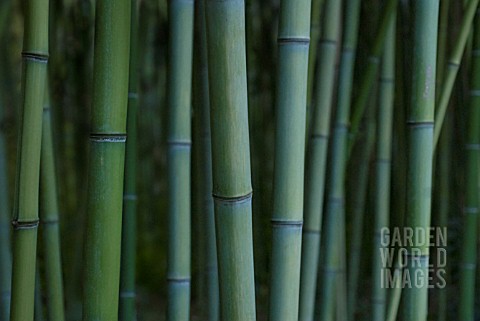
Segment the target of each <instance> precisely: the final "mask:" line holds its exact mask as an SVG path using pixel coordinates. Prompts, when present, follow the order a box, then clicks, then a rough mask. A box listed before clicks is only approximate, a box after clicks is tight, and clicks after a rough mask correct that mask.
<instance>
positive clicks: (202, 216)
mask: <svg viewBox="0 0 480 321" xmlns="http://www.w3.org/2000/svg"><path fill="white" fill-rule="evenodd" d="M195 24H196V28H195V31H196V33H195V37H196V41H195V44H196V45H195V48H194V52H195V55H194V91H195V94H194V97H195V100H194V107H195V117H194V118H195V121H196V124H197V129H198V132H197V136H196V140H197V144H198V146H197V148H198V152H199V154H200V155H199V158H198V159H199V164H198V166H199V169H198V171H199V173H198V175H199V176H198V178H199V180H198V182H197V184H198V185H199V189H200V193H199V203H200V204H199V208H198V210H199V221H200V223H201V224H200V229H201V231H200V233H202V234H203V237H204V240H205V241H204V243H203V246H204V249H203V253H204V260H203V261H202V272H203V273H202V274H201V275H200V277H201V278H203V279H205V288H204V292H203V293H201V294H202V296H203V298H202V299H203V300H204V301H203V302H205V306H204V307H203V311H204V315H203V317H204V318H205V319H206V320H209V321H218V320H219V319H220V309H219V289H218V266H217V246H216V243H215V242H216V240H215V238H216V234H215V215H214V210H213V198H212V192H211V191H212V143H211V134H210V97H209V82H208V60H207V59H208V58H207V28H206V19H205V0H200V1H196V3H195Z"/></svg>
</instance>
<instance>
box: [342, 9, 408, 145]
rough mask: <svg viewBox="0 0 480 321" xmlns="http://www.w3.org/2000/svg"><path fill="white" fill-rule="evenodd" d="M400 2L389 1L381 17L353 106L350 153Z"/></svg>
mask: <svg viewBox="0 0 480 321" xmlns="http://www.w3.org/2000/svg"><path fill="white" fill-rule="evenodd" d="M397 4H398V0H387V1H386V2H385V6H384V8H383V10H382V16H381V17H380V23H379V25H378V33H377V34H376V36H375V40H374V43H373V46H372V49H371V52H370V55H369V57H368V62H367V67H366V70H365V71H364V72H363V76H362V78H361V80H360V88H359V93H358V97H357V98H356V100H355V102H354V104H353V106H352V121H351V124H350V134H349V135H350V137H349V147H348V149H349V151H348V153H349V154H351V150H352V148H353V145H354V144H355V140H356V139H357V136H358V131H359V128H360V123H361V120H362V118H363V116H364V114H365V110H366V109H367V105H368V104H367V102H368V98H369V97H370V93H371V90H372V87H373V84H374V83H375V81H376V79H377V75H378V69H379V65H380V58H381V55H382V52H383V49H384V47H385V45H384V44H385V39H386V38H387V31H388V26H389V25H390V23H391V20H395V12H396V8H397Z"/></svg>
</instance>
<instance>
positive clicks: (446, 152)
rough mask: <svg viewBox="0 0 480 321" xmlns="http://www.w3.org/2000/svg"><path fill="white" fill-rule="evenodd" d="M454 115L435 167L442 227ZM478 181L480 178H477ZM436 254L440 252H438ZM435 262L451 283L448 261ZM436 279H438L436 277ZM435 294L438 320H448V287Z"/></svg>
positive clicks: (437, 210)
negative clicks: (444, 264)
mask: <svg viewBox="0 0 480 321" xmlns="http://www.w3.org/2000/svg"><path fill="white" fill-rule="evenodd" d="M452 111H453V110H452V109H450V111H449V113H452ZM451 116H452V115H448V118H447V119H446V122H445V129H444V131H443V133H442V134H441V135H440V140H439V145H438V147H439V149H438V154H437V159H436V161H437V167H436V169H435V173H436V175H435V179H434V181H435V188H434V192H436V196H437V197H436V199H434V202H433V204H434V206H435V205H436V208H435V207H434V209H435V212H434V213H435V217H433V219H435V222H434V223H435V226H438V227H440V228H448V215H449V212H450V203H451V202H452V197H451V196H450V194H451V191H450V189H451V185H450V183H451V174H450V173H451V166H452V161H451V158H452V146H451V137H452V136H453V135H452V134H453V126H452V125H453V120H454V119H453V117H451ZM477 182H478V180H477ZM435 254H438V252H436V253H435ZM433 263H434V264H435V267H434V268H435V271H438V272H436V273H442V274H441V276H443V278H444V279H445V280H446V285H447V284H449V283H450V282H449V281H450V280H449V277H448V270H449V267H448V265H449V264H448V263H447V266H446V267H439V266H438V263H439V257H438V256H437V255H436V256H435V257H434V261H433ZM434 280H438V278H435V279H434ZM433 294H434V295H435V299H434V300H433V301H434V302H436V306H435V309H434V311H435V313H434V316H435V317H436V320H438V321H446V320H447V313H448V310H447V308H448V301H447V287H443V288H436V289H435V290H434V292H433Z"/></svg>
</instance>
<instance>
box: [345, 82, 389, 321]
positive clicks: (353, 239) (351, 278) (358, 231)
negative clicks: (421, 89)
mask: <svg viewBox="0 0 480 321" xmlns="http://www.w3.org/2000/svg"><path fill="white" fill-rule="evenodd" d="M380 88H381V86H380ZM376 101H377V100H376V99H373V98H372V103H370V106H369V109H368V110H367V113H366V115H365V117H364V121H363V126H364V129H363V135H362V136H363V139H362V140H361V141H362V148H361V149H360V150H359V151H358V154H357V155H356V159H357V161H356V163H355V168H356V169H358V170H356V171H355V173H352V174H350V179H352V181H353V182H354V184H355V185H354V186H355V188H354V190H353V191H352V194H353V195H352V196H351V197H352V200H351V204H350V209H351V214H350V219H351V223H350V224H351V227H352V230H351V232H350V251H349V256H348V269H347V270H348V271H347V272H348V290H349V291H348V297H347V299H348V314H349V320H354V316H355V312H356V306H357V299H358V296H359V293H358V280H359V277H360V273H361V264H362V246H363V245H362V244H363V234H364V230H363V225H364V224H363V221H364V218H365V214H368V212H369V210H368V209H367V208H366V199H367V194H368V186H369V172H370V160H371V156H372V151H373V147H374V144H375V106H376ZM379 103H380V102H379Z"/></svg>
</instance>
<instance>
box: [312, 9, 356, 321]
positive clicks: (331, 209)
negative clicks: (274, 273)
mask: <svg viewBox="0 0 480 321" xmlns="http://www.w3.org/2000/svg"><path fill="white" fill-rule="evenodd" d="M359 14H360V0H348V1H347V2H346V8H345V17H347V18H346V19H345V20H344V29H343V32H344V33H343V42H342V54H341V60H340V70H339V78H338V100H337V110H336V114H335V120H334V125H333V135H332V141H331V145H330V148H331V151H330V153H329V160H328V168H329V170H330V180H329V181H328V189H327V191H328V192H327V194H326V195H325V197H326V202H327V206H326V218H325V228H324V230H325V233H324V238H323V239H322V241H323V242H324V244H325V254H324V257H325V259H324V263H323V267H322V268H323V270H322V289H321V292H320V303H319V311H320V312H319V313H320V315H319V320H321V321H327V320H333V318H334V313H335V293H336V292H335V287H336V284H337V274H338V273H339V268H340V261H341V260H340V255H344V253H345V248H344V247H342V246H338V245H339V242H340V243H342V244H344V243H343V241H344V240H345V237H344V236H343V234H344V233H345V231H344V225H345V224H344V219H345V213H344V198H345V185H344V182H345V168H346V160H347V155H346V152H347V143H348V129H347V128H348V118H349V114H350V102H351V94H352V86H353V68H354V65H355V51H356V48H357V39H358V24H359ZM342 253H343V254H342ZM343 303H344V304H345V303H346V298H345V300H344V302H343Z"/></svg>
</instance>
